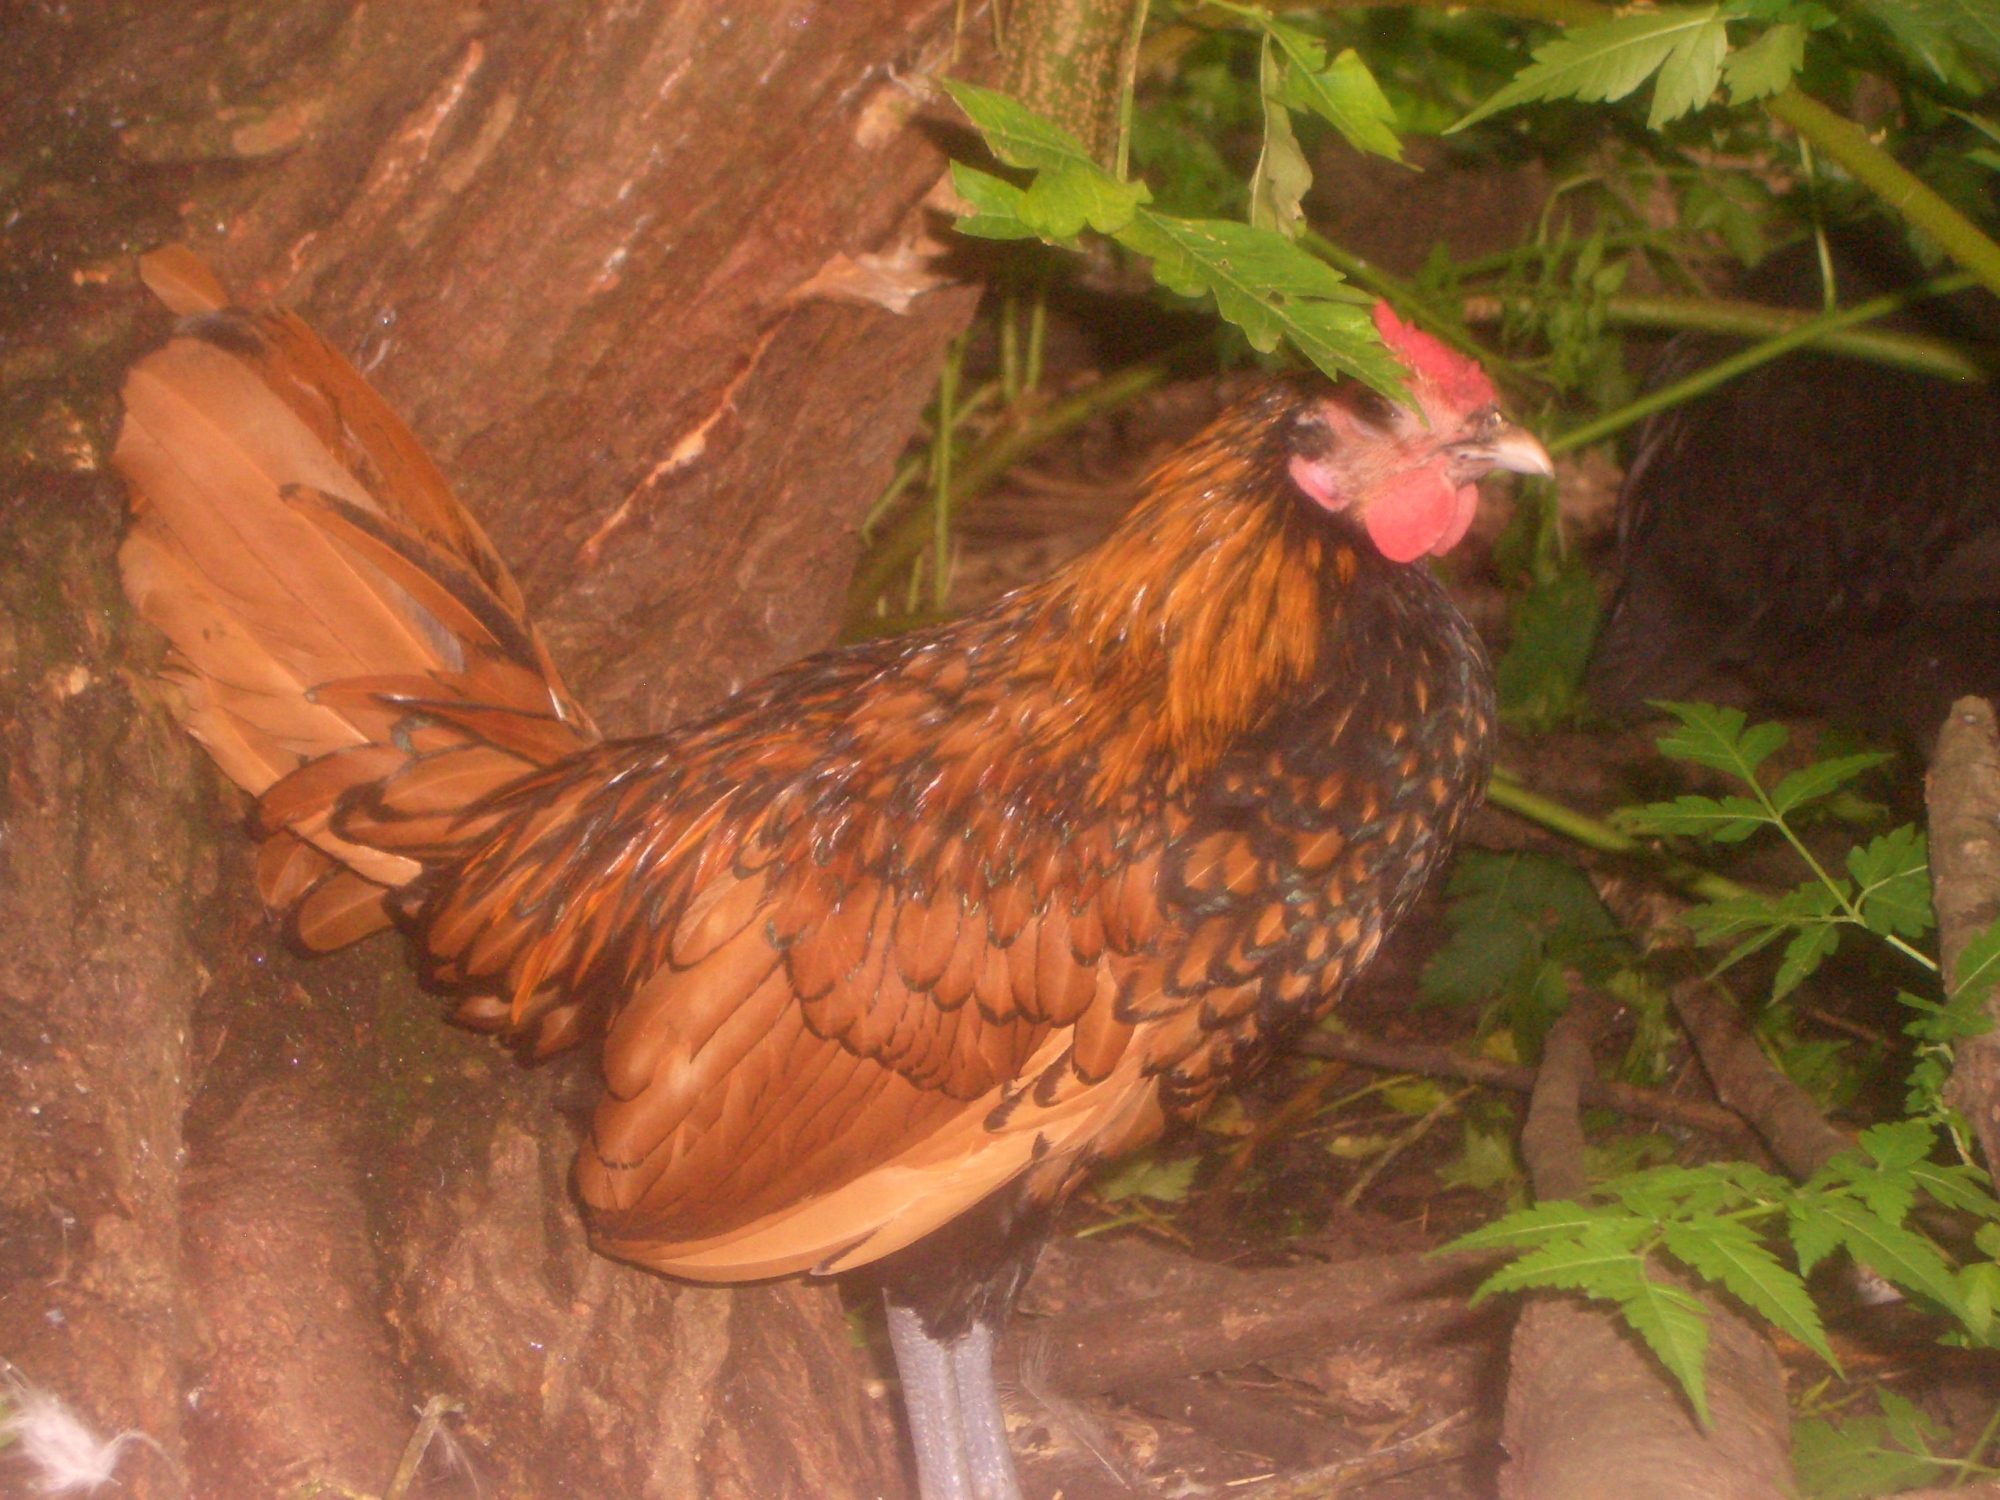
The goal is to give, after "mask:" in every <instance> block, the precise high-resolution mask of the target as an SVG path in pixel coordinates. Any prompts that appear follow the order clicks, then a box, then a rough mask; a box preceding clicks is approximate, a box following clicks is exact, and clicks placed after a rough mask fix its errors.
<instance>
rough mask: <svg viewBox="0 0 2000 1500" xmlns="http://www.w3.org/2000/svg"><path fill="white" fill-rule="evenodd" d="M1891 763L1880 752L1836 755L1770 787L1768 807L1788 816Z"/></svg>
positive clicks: (1887, 756)
mask: <svg viewBox="0 0 2000 1500" xmlns="http://www.w3.org/2000/svg"><path fill="white" fill-rule="evenodd" d="M1892 759H1894V757H1893V756H1890V755H1886V754H1884V753H1882V752H1880V751H1869V752H1867V753H1865V754H1862V755H1838V756H1835V757H1834V758H1833V759H1831V760H1821V761H1815V762H1813V764H1811V765H1809V766H1807V767H1805V768H1804V769H1803V770H1798V771H1794V772H1792V773H1791V775H1789V776H1787V777H1785V778H1784V779H1783V780H1782V781H1780V782H1779V783H1778V784H1777V786H1775V787H1773V788H1772V789H1771V804H1772V806H1774V807H1776V808H1777V809H1778V811H1779V812H1781V813H1787V812H1790V811H1791V810H1792V809H1793V808H1795V807H1798V806H1801V805H1802V804H1804V803H1807V802H1813V801H1816V800H1818V799H1819V798H1821V797H1824V796H1826V795H1828V794H1829V793H1831V792H1834V791H1836V790H1838V789H1839V788H1841V787H1843V786H1845V785H1847V783H1848V782H1850V781H1852V780H1853V779H1854V778H1855V777H1857V776H1859V775H1860V774H1861V773H1862V772H1864V771H1868V770H1872V769H1874V768H1875V767H1876V766H1879V765H1882V764H1883V763H1884V762H1886V761H1889V760H1892Z"/></svg>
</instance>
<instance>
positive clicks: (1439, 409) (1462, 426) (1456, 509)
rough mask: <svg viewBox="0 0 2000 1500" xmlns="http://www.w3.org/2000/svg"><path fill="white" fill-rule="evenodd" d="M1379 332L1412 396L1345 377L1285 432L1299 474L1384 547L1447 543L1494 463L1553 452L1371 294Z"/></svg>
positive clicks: (1518, 467)
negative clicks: (1400, 402)
mask: <svg viewBox="0 0 2000 1500" xmlns="http://www.w3.org/2000/svg"><path fill="white" fill-rule="evenodd" d="M1375 327H1376V330H1377V331H1378V332H1379V333H1380V334H1381V335H1382V342H1383V343H1385V344H1386V345H1388V347H1389V350H1390V352H1391V353H1392V354H1394V355H1395V356H1396V357H1397V358H1398V359H1399V360H1401V361H1402V363H1403V366H1404V368H1405V369H1406V370H1407V371H1408V379H1407V382H1406V384H1407V386H1408V389H1409V392H1410V395H1411V397H1412V398H1413V399H1414V401H1415V403H1416V404H1415V406H1414V407H1406V406H1397V405H1394V404H1392V403H1391V402H1389V401H1387V400H1385V399H1384V398H1383V397H1381V396H1379V395H1377V394H1376V393H1375V392H1374V391H1371V390H1369V389H1368V388H1367V387H1366V386H1363V385H1361V384H1359V383H1358V382H1353V381H1346V382H1343V383H1342V384H1341V385H1340V386H1339V387H1337V388H1336V389H1334V390H1332V391H1329V392H1327V393H1326V394H1325V395H1324V396H1323V397H1322V398H1320V399H1316V400H1315V401H1313V402H1312V403H1311V405H1310V406H1308V407H1307V408H1306V409H1304V410H1303V411H1302V412H1300V413H1299V415H1298V417H1297V418H1296V420H1295V423H1294V425H1293V429H1292V431H1291V433H1289V434H1288V438H1289V441H1290V445H1291V450H1292V452H1291V459H1290V462H1289V469H1290V472H1291V476H1292V479H1293V480H1294V481H1295V482H1296V483H1297V485H1298V487H1299V488H1300V489H1301V490H1303V491H1305V493H1306V494H1307V495H1308V496H1309V497H1311V499H1312V500H1314V501H1315V502H1317V503H1318V504H1319V505H1321V506H1324V507H1325V508H1326V509H1327V510H1329V511H1335V512H1342V513H1346V514H1350V515H1353V516H1355V517H1356V518H1357V519H1358V520H1360V522H1361V523H1362V525H1363V526H1364V527H1366V528H1367V531H1368V535H1369V537H1370V539H1371V540H1373V542H1374V543H1375V546H1376V547H1377V548H1378V549H1379V550H1380V551H1381V553H1382V555H1383V556H1384V557H1387V558H1388V559H1389V560H1390V561H1392V562H1410V561H1413V560H1414V559H1416V558H1419V557H1422V556H1424V555H1425V554H1426V553H1430V554H1438V553H1443V552H1447V551H1449V550H1450V549H1451V548H1452V547H1454V546H1456V545H1457V544H1458V541H1459V539H1460V538H1461V537H1463V536H1464V535H1465V531H1466V528H1467V527H1468V526H1470V525H1471V524H1472V515H1473V511H1474V510H1475V509H1477V507H1478V498H1479V497H1478V492H1477V491H1476V490H1475V489H1474V485H1475V484H1476V483H1477V482H1478V481H1479V480H1480V479H1481V478H1483V477H1484V476H1485V475H1487V474H1490V473H1491V472H1493V470H1495V469H1508V470H1511V471H1513V472H1514V473H1517V474H1542V475H1547V474H1550V473H1552V472H1553V466H1552V465H1551V464H1550V462H1549V455H1548V452H1547V451H1546V450H1545V449H1544V448H1543V447H1542V445H1541V444H1540V443H1538V442H1536V441H1535V439H1534V438H1533V437H1532V436H1530V435H1529V434H1528V433H1526V432H1524V431H1523V430H1522V429H1520V428H1519V427H1516V426H1515V425H1514V424H1513V423H1511V422H1509V421H1508V420H1507V419H1506V417H1504V416H1502V415H1501V412H1500V407H1499V405H1498V403H1497V401H1496V399H1495V397H1494V394H1493V383H1492V382H1491V381H1489V380H1488V379H1487V378H1486V374H1485V372H1484V371H1483V370H1481V369H1480V368H1479V366H1478V365H1476V364H1474V363H1473V362H1472V361H1471V360H1469V359H1467V358H1466V357H1465V356H1464V355H1462V354H1459V353H1458V352H1457V351H1456V350H1453V349H1450V348H1447V347H1446V346H1445V345H1444V344H1441V343H1439V342H1438V340H1436V339H1434V338H1432V337H1431V336H1430V335H1429V334H1427V333H1424V332H1422V331H1420V330H1418V329H1415V328H1412V327H1410V326H1409V325H1408V324H1407V323H1405V322H1403V321H1402V320H1401V319H1400V318H1398V317H1397V316H1396V314H1395V313H1394V312H1392V311H1391V310H1390V309H1389V306H1388V304H1387V303H1384V302H1378V303H1376V304H1375Z"/></svg>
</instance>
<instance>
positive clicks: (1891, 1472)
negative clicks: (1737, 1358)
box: [1792, 1387, 1951, 1500]
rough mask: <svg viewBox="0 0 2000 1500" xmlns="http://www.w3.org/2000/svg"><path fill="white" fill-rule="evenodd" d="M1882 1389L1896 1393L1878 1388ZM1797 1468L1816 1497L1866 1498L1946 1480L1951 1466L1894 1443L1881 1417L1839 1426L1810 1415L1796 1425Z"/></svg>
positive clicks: (1804, 1489)
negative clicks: (1928, 1482)
mask: <svg viewBox="0 0 2000 1500" xmlns="http://www.w3.org/2000/svg"><path fill="white" fill-rule="evenodd" d="M1878 1394H1881V1395H1893V1394H1894V1393H1893V1392H1890V1391H1887V1390H1886V1388H1879V1387H1878ZM1792 1467H1793V1470H1794V1474H1795V1477H1796V1478H1797V1480H1798V1484H1799V1492H1800V1493H1801V1494H1803V1495H1809V1496H1811V1497H1812V1500H1866V1497H1869V1496H1873V1495H1888V1494H1893V1493H1895V1492H1896V1491H1898V1490H1906V1489H1915V1488H1917V1487H1918V1486H1920V1485H1922V1484H1924V1483H1925V1482H1926V1481H1929V1480H1934V1479H1943V1478H1944V1477H1946V1476H1947V1475H1948V1474H1949V1473H1950V1472H1951V1467H1950V1466H1949V1465H1946V1464H1943V1463H1939V1462H1936V1461H1934V1460H1932V1459H1930V1458H1928V1457H1926V1456H1925V1455H1924V1454H1923V1453H1922V1452H1916V1453H1912V1452H1910V1451H1908V1450H1907V1449H1904V1448H1901V1447H1898V1446H1896V1445H1895V1444H1894V1442H1893V1440H1892V1439H1891V1437H1890V1435H1889V1431H1888V1424H1887V1423H1886V1422H1884V1421H1883V1420H1882V1419H1881V1418H1880V1417H1873V1416H1859V1417H1853V1416H1851V1417H1848V1418H1847V1419H1846V1420H1845V1421H1843V1422H1841V1423H1840V1424H1839V1425H1838V1426H1836V1425H1834V1424H1833V1423H1830V1422H1824V1421H1821V1420H1819V1419H1818V1418H1807V1419H1805V1420H1802V1421H1799V1422H1797V1423H1795V1424H1793V1427H1792Z"/></svg>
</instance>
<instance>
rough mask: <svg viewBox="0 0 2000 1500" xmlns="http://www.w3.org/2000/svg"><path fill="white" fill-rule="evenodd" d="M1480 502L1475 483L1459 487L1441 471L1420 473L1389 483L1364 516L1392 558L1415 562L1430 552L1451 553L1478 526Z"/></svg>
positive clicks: (1378, 544)
mask: <svg viewBox="0 0 2000 1500" xmlns="http://www.w3.org/2000/svg"><path fill="white" fill-rule="evenodd" d="M1478 503H1479V493H1478V491H1477V490H1475V489H1473V488H1472V486H1471V485H1460V486H1458V487H1456V488H1454V487H1453V486H1452V485H1450V484H1448V483H1446V482H1445V478H1444V476H1443V475H1442V474H1440V473H1436V472H1431V473H1421V472H1420V473H1416V474H1409V475H1406V476H1404V477H1403V478H1402V479H1401V480H1400V481H1398V482H1396V483H1393V484H1390V485H1386V486H1384V487H1383V489H1382V490H1381V492H1380V493H1378V494H1377V495H1376V496H1375V497H1374V498H1373V499H1372V500H1370V501H1369V503H1368V507H1367V509H1366V510H1365V511H1364V512H1363V513H1362V517H1361V519H1362V522H1363V523H1364V524H1365V525H1366V526H1367V528H1368V535H1369V537H1370V538H1371V539H1372V540H1373V541H1374V543H1375V546H1376V548H1377V550H1379V551H1380V552H1381V554H1382V555H1383V556H1384V557H1386V558H1388V559H1389V561H1390V562H1414V561H1416V560H1417V559H1418V558H1420V557H1422V556H1423V555H1424V554H1425V553H1427V552H1428V553H1431V554H1433V555H1435V554H1438V553H1442V552H1447V551H1449V550H1450V549H1451V548H1452V546H1453V545H1454V544H1456V543H1457V541H1458V540H1459V538H1460V537H1462V536H1464V535H1465V531H1466V528H1467V527H1468V526H1470V525H1471V524H1472V513H1473V511H1474V510H1475V509H1477V508H1478Z"/></svg>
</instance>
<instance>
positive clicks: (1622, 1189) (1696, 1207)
mask: <svg viewBox="0 0 2000 1500" xmlns="http://www.w3.org/2000/svg"><path fill="white" fill-rule="evenodd" d="M1604 1187H1605V1190H1606V1191H1608V1192H1610V1193H1612V1194H1614V1195H1615V1196H1616V1197H1617V1199H1618V1201H1619V1202H1620V1203H1622V1204H1624V1205H1625V1207H1627V1208H1628V1209H1630V1210H1631V1211H1632V1212H1633V1213H1635V1214H1643V1215H1645V1216H1646V1217H1648V1218H1653V1219H1661V1220H1665V1219H1680V1218H1687V1217H1688V1216H1690V1215H1695V1214H1713V1213H1718V1212H1720V1211H1721V1210H1723V1209H1725V1208H1729V1207H1733V1206H1735V1205H1736V1204H1738V1203H1741V1202H1742V1201H1744V1199H1745V1198H1746V1197H1747V1196H1748V1194H1747V1193H1746V1192H1745V1191H1744V1188H1743V1184H1742V1182H1741V1181H1740V1180H1739V1179H1737V1178H1736V1177H1735V1176H1734V1175H1733V1174H1731V1173H1727V1172H1722V1171H1718V1170H1717V1169H1716V1168H1715V1167H1714V1166H1700V1167H1680V1166H1668V1167H1654V1168H1651V1169H1649V1170H1647V1171H1644V1172H1632V1173H1629V1174H1627V1175H1626V1176H1623V1177H1620V1178H1617V1179H1615V1180H1613V1181H1611V1182H1607V1183H1606V1184H1605V1185H1604Z"/></svg>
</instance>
